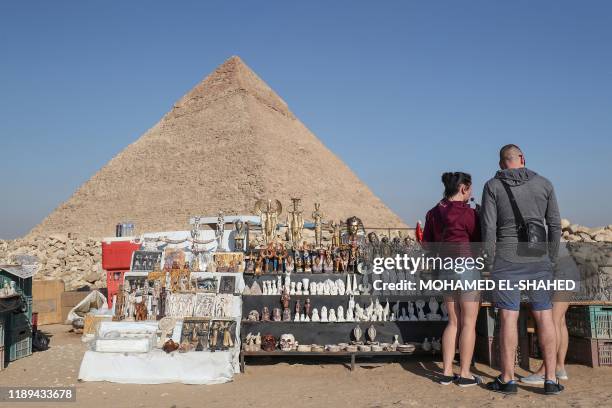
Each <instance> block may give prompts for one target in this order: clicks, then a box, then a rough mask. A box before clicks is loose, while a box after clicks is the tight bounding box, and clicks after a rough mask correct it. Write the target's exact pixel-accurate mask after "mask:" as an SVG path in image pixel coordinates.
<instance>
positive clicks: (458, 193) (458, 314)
mask: <svg viewBox="0 0 612 408" xmlns="http://www.w3.org/2000/svg"><path fill="white" fill-rule="evenodd" d="M442 183H444V198H443V199H442V201H440V202H439V203H438V204H437V205H436V206H435V207H434V208H432V209H431V210H429V212H428V213H427V217H426V218H425V229H424V231H423V242H432V243H433V242H435V243H452V244H446V245H439V246H438V249H443V250H444V251H445V255H444V256H449V255H450V256H452V257H453V258H455V259H458V258H460V257H463V258H465V257H472V252H471V245H470V242H478V241H480V225H479V221H478V213H477V212H476V210H474V209H473V208H471V207H470V206H469V204H468V202H469V200H470V198H471V196H472V177H471V176H470V175H469V174H467V173H461V172H454V173H444V174H443V175H442ZM425 246H428V245H427V244H425ZM443 272H444V271H443ZM446 272H448V273H449V274H450V275H451V276H452V278H453V279H455V280H461V281H463V282H465V281H469V280H474V279H478V276H479V271H478V270H475V269H473V268H456V269H455V270H454V271H446ZM444 303H445V305H446V308H447V310H448V324H447V326H446V329H445V330H444V334H443V336H442V356H443V361H444V373H443V377H442V378H441V379H440V384H443V385H448V384H450V383H452V382H456V383H457V384H458V385H459V386H461V387H469V386H471V385H477V384H480V382H481V380H480V378H479V377H477V376H475V375H473V374H472V373H471V371H470V365H471V363H472V356H473V354H474V344H475V342H476V317H477V316H478V309H479V307H480V294H479V293H478V292H476V291H471V292H453V293H446V294H445V296H444ZM457 337H459V358H460V367H461V372H460V374H459V376H456V375H455V374H454V373H453V360H454V358H455V350H456V345H457Z"/></svg>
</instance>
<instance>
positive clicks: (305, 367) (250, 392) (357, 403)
mask: <svg viewBox="0 0 612 408" xmlns="http://www.w3.org/2000/svg"><path fill="white" fill-rule="evenodd" d="M43 329H44V330H45V331H46V332H49V333H52V334H53V335H54V337H53V339H52V341H51V345H52V348H51V349H49V350H48V351H46V352H43V353H35V354H34V355H32V356H31V357H28V358H25V359H22V360H19V361H16V362H14V363H12V364H11V365H10V366H9V367H7V368H6V369H5V370H4V371H2V372H0V384H2V385H38V386H70V385H76V387H77V402H76V403H70V404H64V405H65V406H68V407H88V408H96V407H104V408H108V407H111V406H112V407H166V408H170V407H176V408H184V407H202V406H206V407H243V406H250V407H255V408H258V407H262V408H263V407H265V408H270V407H291V406H293V407H317V408H320V407H325V406H330V407H352V408H355V407H410V406H415V407H422V406H424V407H447V406H453V407H455V408H459V407H472V406H479V407H493V406H495V407H506V406H507V407H515V406H520V407H522V406H525V407H526V406H529V407H535V406H550V407H553V406H554V407H563V406H571V407H592V406H608V404H609V402H610V400H611V399H612V368H599V369H592V368H589V367H585V366H580V365H570V366H569V368H568V372H569V375H570V378H571V380H570V381H568V382H566V386H567V390H566V392H565V393H564V394H563V395H561V396H557V397H547V396H544V395H540V394H539V391H540V388H539V387H536V388H533V387H522V388H521V389H520V391H519V395H517V396H513V397H504V396H502V395H498V394H493V393H490V392H488V391H487V390H485V389H482V388H476V387H472V388H468V389H461V388H459V387H456V386H446V387H443V386H440V385H438V384H437V383H435V382H433V381H432V378H433V376H434V373H435V372H436V371H438V370H439V362H435V361H431V360H429V361H427V360H424V361H418V360H406V362H405V363H387V364H370V365H367V366H362V367H359V368H357V369H356V370H355V371H354V372H350V371H349V370H348V369H347V368H346V367H345V366H344V365H342V364H287V363H277V364H261V365H251V366H247V372H246V373H245V374H241V375H237V376H236V377H235V381H234V382H232V383H229V384H221V385H211V386H195V385H182V384H162V385H124V384H113V383H106V382H102V383H78V382H77V381H76V377H77V375H78V370H79V365H80V362H81V358H82V355H83V352H84V351H85V346H84V345H83V344H82V343H81V342H80V338H79V336H76V335H73V334H70V333H67V330H68V327H67V326H60V325H53V326H46V327H44V328H43ZM532 363H533V364H534V365H536V364H537V363H538V362H537V361H535V360H534V361H533V362H532ZM477 369H478V370H480V371H481V374H482V375H483V376H484V377H485V379H487V380H488V379H489V378H491V377H493V376H494V375H496V371H495V370H491V369H489V368H488V367H486V366H484V365H481V364H479V365H477ZM524 373H525V372H524V371H523V370H519V374H524ZM45 405H48V406H54V407H58V406H60V405H61V404H41V403H37V404H19V405H18V406H19V407H24V408H25V407H27V406H33V407H43V406H45ZM0 406H8V405H7V404H2V403H0Z"/></svg>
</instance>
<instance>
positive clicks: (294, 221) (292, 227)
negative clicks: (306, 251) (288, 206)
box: [288, 198, 304, 246]
mask: <svg viewBox="0 0 612 408" xmlns="http://www.w3.org/2000/svg"><path fill="white" fill-rule="evenodd" d="M300 201H301V199H299V198H291V202H292V203H293V210H291V211H288V213H289V214H290V215H291V218H290V219H289V222H288V225H289V234H290V235H289V237H290V240H291V244H292V245H293V246H297V245H298V243H299V242H300V241H301V240H302V231H303V230H304V218H303V217H302V211H301V210H300V209H299V206H300Z"/></svg>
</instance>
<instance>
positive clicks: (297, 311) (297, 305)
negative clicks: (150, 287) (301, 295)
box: [295, 299, 302, 321]
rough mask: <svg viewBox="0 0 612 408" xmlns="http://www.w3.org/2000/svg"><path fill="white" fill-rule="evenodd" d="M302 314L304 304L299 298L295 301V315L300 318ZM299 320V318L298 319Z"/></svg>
mask: <svg viewBox="0 0 612 408" xmlns="http://www.w3.org/2000/svg"><path fill="white" fill-rule="evenodd" d="M301 314H302V305H301V304H300V300H299V299H298V300H297V301H296V302H295V316H296V318H297V319H299V317H300V315H301ZM296 321H299V320H296Z"/></svg>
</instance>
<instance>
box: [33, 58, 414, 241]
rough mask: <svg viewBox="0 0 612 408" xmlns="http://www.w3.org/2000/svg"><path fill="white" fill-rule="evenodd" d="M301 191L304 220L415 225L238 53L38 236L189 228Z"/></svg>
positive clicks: (54, 216)
mask: <svg viewBox="0 0 612 408" xmlns="http://www.w3.org/2000/svg"><path fill="white" fill-rule="evenodd" d="M291 197H300V198H302V204H303V210H304V216H305V217H304V218H306V219H309V218H310V214H311V212H312V211H313V207H314V202H320V203H321V209H322V211H323V212H324V215H325V219H328V220H331V219H333V220H340V219H345V218H347V217H349V216H351V215H357V216H360V217H361V218H362V219H363V221H364V224H365V225H366V227H367V226H371V227H391V228H392V227H403V226H405V224H404V223H403V222H402V220H401V219H400V218H399V217H398V216H397V215H396V214H394V213H393V212H392V211H391V210H390V209H389V208H387V206H386V205H385V204H384V203H383V202H382V201H381V200H380V199H379V198H378V197H376V196H375V195H374V194H373V193H372V191H370V189H369V188H368V187H367V186H366V185H365V184H364V183H363V182H362V181H360V180H359V179H358V177H357V176H356V175H355V174H354V173H353V172H352V171H351V170H350V168H349V167H348V166H347V165H346V164H344V163H343V162H342V161H341V160H340V159H339V158H338V157H336V156H335V155H334V154H333V153H332V152H331V151H330V150H329V149H327V148H326V147H325V146H324V145H323V143H321V141H319V139H317V137H316V136H315V135H314V134H312V133H311V132H310V131H309V130H308V129H307V128H306V127H305V126H304V125H303V124H302V123H301V122H300V121H299V120H298V119H297V118H296V117H295V116H294V115H293V113H291V111H290V110H289V108H288V107H287V104H286V103H285V102H284V101H283V100H282V99H281V98H280V97H279V96H278V95H276V93H275V92H274V91H273V90H272V89H271V88H270V87H269V86H268V85H266V84H265V83H264V82H263V81H262V80H261V79H260V78H259V77H258V76H257V75H256V74H255V73H254V72H253V71H252V70H251V69H250V68H249V67H248V66H246V65H245V64H244V62H242V60H241V59H240V58H238V57H232V58H230V59H229V60H227V61H226V62H225V63H224V64H222V65H221V66H219V67H218V68H217V69H216V70H215V71H214V72H213V73H212V74H210V75H209V76H208V77H206V78H205V79H204V80H203V81H202V82H201V83H200V84H198V85H197V86H196V87H195V88H193V89H192V90H191V91H190V92H189V93H188V94H187V95H185V96H184V97H183V98H182V99H181V100H180V101H179V102H177V103H176V104H175V105H174V106H173V108H172V109H171V111H170V112H168V113H167V114H166V115H165V116H164V117H163V118H162V119H161V120H160V121H159V123H157V124H156V125H155V126H154V127H153V128H151V129H150V130H148V131H147V132H146V133H145V134H144V135H143V136H141V137H140V138H139V139H138V140H137V141H136V142H134V143H132V144H131V145H129V146H128V147H127V148H125V149H124V150H123V151H122V152H121V153H119V154H118V155H117V156H116V157H114V158H113V159H112V160H111V161H110V162H108V164H106V165H105V166H104V167H103V168H102V169H101V170H100V171H98V172H97V173H96V174H95V175H94V176H93V177H92V178H91V179H90V180H88V181H87V182H85V183H84V184H83V185H82V186H81V187H80V188H79V189H78V190H77V191H76V192H75V193H74V194H73V195H72V197H70V198H69V199H68V201H66V202H65V203H63V204H61V205H60V206H59V207H58V208H57V209H56V210H55V211H53V212H52V213H51V214H50V215H49V216H48V217H47V218H46V219H44V220H43V221H42V223H41V224H39V225H38V226H36V227H35V228H34V229H33V230H32V231H31V232H30V235H48V234H51V233H57V232H62V233H66V232H72V233H78V234H82V235H85V236H89V237H103V236H112V235H114V229H115V224H116V223H117V222H120V221H126V220H130V221H133V222H134V223H135V224H136V228H137V231H138V232H148V231H164V230H184V229H187V225H188V224H187V222H188V219H189V217H191V216H193V215H216V214H217V212H218V211H219V210H222V211H224V212H225V214H252V213H253V207H254V203H255V201H256V200H257V199H259V198H271V199H279V200H280V201H281V202H282V204H283V206H284V209H283V215H282V216H281V220H284V219H285V214H286V212H285V209H287V208H288V207H289V205H290V202H291V201H290V198H291Z"/></svg>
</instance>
